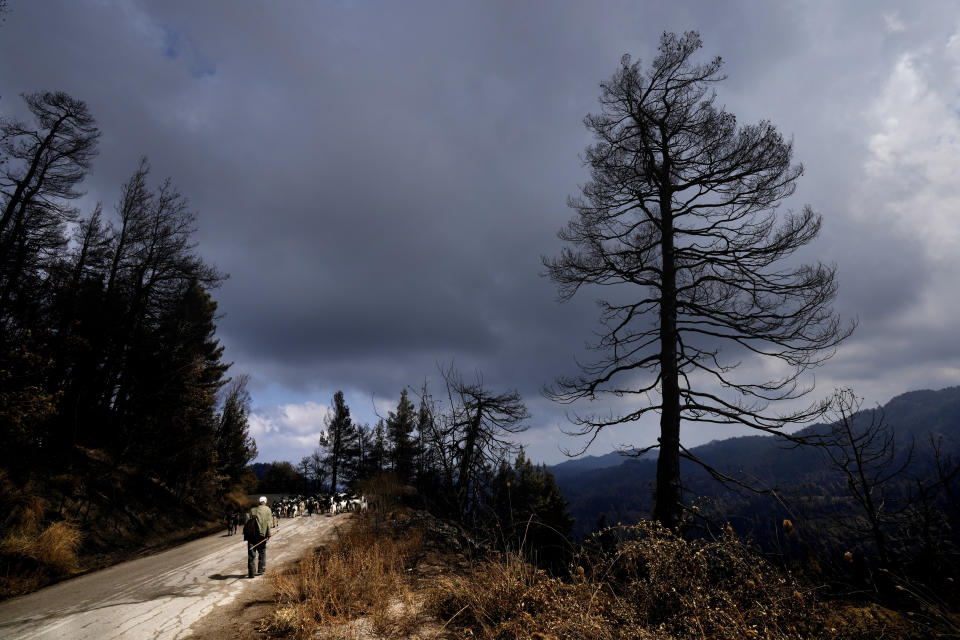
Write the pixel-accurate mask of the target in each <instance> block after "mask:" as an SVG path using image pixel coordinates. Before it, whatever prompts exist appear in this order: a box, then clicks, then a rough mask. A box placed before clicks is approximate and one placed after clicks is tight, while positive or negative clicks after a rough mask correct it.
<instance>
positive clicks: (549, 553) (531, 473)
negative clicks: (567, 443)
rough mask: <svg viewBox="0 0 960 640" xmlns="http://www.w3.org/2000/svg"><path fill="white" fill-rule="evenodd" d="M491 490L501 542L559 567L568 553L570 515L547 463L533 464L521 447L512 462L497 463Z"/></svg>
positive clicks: (539, 561)
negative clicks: (497, 467) (545, 464)
mask: <svg viewBox="0 0 960 640" xmlns="http://www.w3.org/2000/svg"><path fill="white" fill-rule="evenodd" d="M491 490H492V494H493V496H492V497H493V504H492V508H493V511H494V513H495V514H496V520H497V523H498V526H499V527H500V531H501V533H502V536H503V542H504V543H506V544H507V545H508V546H509V547H511V548H513V549H515V550H518V551H522V552H523V553H524V554H525V555H526V556H527V557H528V558H531V559H532V560H534V561H535V562H536V563H537V564H538V565H539V566H541V567H544V568H550V569H554V570H557V569H561V568H562V567H563V566H564V565H565V562H566V559H567V558H568V556H569V551H570V532H571V530H572V529H573V518H572V517H571V516H570V513H569V512H568V510H567V507H568V502H567V500H566V499H565V498H564V497H563V494H561V493H560V488H559V487H558V486H557V483H556V480H555V479H554V477H553V474H552V473H550V472H549V471H547V468H546V466H542V465H534V464H533V463H532V462H531V461H530V460H529V459H527V457H526V455H525V454H524V452H523V449H521V450H520V452H519V453H518V454H517V458H516V460H515V461H514V463H513V466H510V465H509V464H507V463H504V464H502V465H501V466H500V469H499V470H498V472H497V475H496V477H495V478H494V480H493V482H492V488H491ZM521 546H522V548H521Z"/></svg>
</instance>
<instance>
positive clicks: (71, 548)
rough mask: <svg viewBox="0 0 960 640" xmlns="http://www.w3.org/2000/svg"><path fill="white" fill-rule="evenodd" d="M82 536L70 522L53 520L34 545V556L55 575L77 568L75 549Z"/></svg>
mask: <svg viewBox="0 0 960 640" xmlns="http://www.w3.org/2000/svg"><path fill="white" fill-rule="evenodd" d="M82 538H83V536H82V535H81V533H80V530H79V529H78V528H77V526H76V525H74V524H73V523H71V522H66V521H64V520H61V521H60V522H54V523H53V524H52V525H50V526H49V527H47V528H46V529H45V530H44V531H43V533H41V534H40V535H39V536H38V537H37V540H36V543H35V545H34V549H33V554H34V556H33V557H34V558H35V559H36V560H37V561H38V562H40V563H42V564H44V565H45V566H47V567H48V568H49V569H50V570H52V571H53V572H54V573H55V574H57V575H67V574H70V573H73V572H74V571H76V570H77V566H78V560H77V550H78V549H79V548H80V542H81V540H82Z"/></svg>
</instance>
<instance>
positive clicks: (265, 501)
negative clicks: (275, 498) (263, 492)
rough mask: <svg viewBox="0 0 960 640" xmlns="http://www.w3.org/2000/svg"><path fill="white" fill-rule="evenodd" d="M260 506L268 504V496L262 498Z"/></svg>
mask: <svg viewBox="0 0 960 640" xmlns="http://www.w3.org/2000/svg"><path fill="white" fill-rule="evenodd" d="M260 504H267V496H260Z"/></svg>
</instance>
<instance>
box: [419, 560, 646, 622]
mask: <svg viewBox="0 0 960 640" xmlns="http://www.w3.org/2000/svg"><path fill="white" fill-rule="evenodd" d="M596 595H597V594H596V588H595V586H594V585H591V584H587V583H585V582H583V581H581V582H572V583H571V582H564V581H562V580H560V579H558V578H555V577H551V576H549V575H547V574H546V573H545V572H544V571H542V570H540V569H537V568H535V567H534V566H533V565H531V564H529V563H527V562H526V561H525V560H524V559H523V558H522V557H521V556H519V555H516V554H510V555H508V556H507V557H506V558H505V559H504V560H499V561H498V560H491V561H486V562H482V563H480V564H479V566H478V567H477V568H475V569H474V570H473V571H471V572H470V573H469V574H467V575H465V576H459V575H454V576H445V577H440V578H438V579H437V580H436V582H435V583H434V585H433V588H432V589H431V590H430V591H429V593H428V595H427V600H426V603H425V609H426V610H427V611H428V612H429V613H431V614H432V615H434V616H436V617H437V618H439V619H440V620H442V621H444V622H445V623H446V626H447V627H448V628H456V629H459V630H461V633H460V634H456V635H457V637H461V636H462V635H464V634H466V635H470V636H473V637H479V638H543V639H547V638H564V639H566V638H569V639H571V640H574V639H581V638H582V639H587V638H591V639H597V640H605V639H613V638H654V637H655V636H652V635H649V634H646V633H643V634H642V635H640V634H636V633H631V630H629V629H626V628H619V629H615V628H613V627H612V625H611V624H610V621H609V620H608V619H607V618H606V617H605V615H604V607H603V606H602V605H601V604H600V601H599V600H598V599H597V598H596Z"/></svg>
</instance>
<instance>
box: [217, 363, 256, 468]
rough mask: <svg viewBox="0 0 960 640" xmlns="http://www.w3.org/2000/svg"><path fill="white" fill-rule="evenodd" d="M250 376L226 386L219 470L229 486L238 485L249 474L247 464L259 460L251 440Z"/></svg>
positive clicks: (219, 421)
mask: <svg viewBox="0 0 960 640" xmlns="http://www.w3.org/2000/svg"><path fill="white" fill-rule="evenodd" d="M249 380H250V376H248V375H247V374H243V375H240V376H238V377H237V378H235V379H234V380H232V381H231V382H230V383H229V386H227V387H226V393H225V394H224V397H223V405H222V408H221V410H220V414H219V416H218V418H217V431H216V451H217V471H218V473H219V475H220V476H222V477H224V478H225V479H226V480H227V482H228V483H230V484H235V483H237V482H239V481H240V480H241V479H242V478H243V476H244V475H245V472H246V468H247V465H248V464H250V462H251V461H252V460H253V459H254V458H256V457H257V443H256V442H255V441H254V439H253V438H252V437H250V426H249V423H248V419H249V416H250V393H249V392H248V391H247V383H248V382H249Z"/></svg>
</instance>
